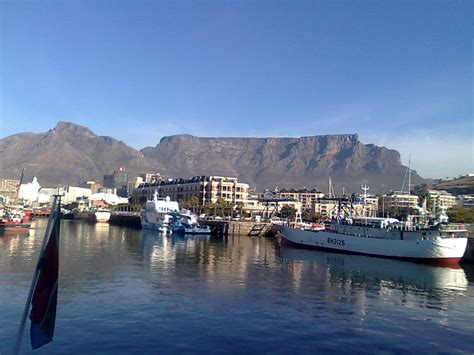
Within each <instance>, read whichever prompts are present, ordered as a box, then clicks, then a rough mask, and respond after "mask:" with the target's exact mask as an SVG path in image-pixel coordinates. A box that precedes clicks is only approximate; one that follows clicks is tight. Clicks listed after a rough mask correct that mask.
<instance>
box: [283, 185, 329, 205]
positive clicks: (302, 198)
mask: <svg viewBox="0 0 474 355" xmlns="http://www.w3.org/2000/svg"><path fill="white" fill-rule="evenodd" d="M278 196H279V197H281V198H289V199H293V200H297V201H299V202H301V208H302V210H306V211H311V209H312V208H313V206H314V204H315V202H316V201H317V200H318V199H320V198H322V197H324V193H322V192H321V191H318V190H316V189H312V190H309V189H307V188H302V189H299V190H296V189H289V190H288V189H281V190H280V191H279V192H278Z"/></svg>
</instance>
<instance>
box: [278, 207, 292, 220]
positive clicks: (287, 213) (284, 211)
mask: <svg viewBox="0 0 474 355" xmlns="http://www.w3.org/2000/svg"><path fill="white" fill-rule="evenodd" d="M295 216H296V209H295V208H293V207H291V206H288V205H285V206H283V207H282V208H281V209H280V217H281V218H288V219H294V218H295Z"/></svg>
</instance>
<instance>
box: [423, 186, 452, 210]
mask: <svg viewBox="0 0 474 355" xmlns="http://www.w3.org/2000/svg"><path fill="white" fill-rule="evenodd" d="M428 200H429V206H430V207H431V208H430V209H431V212H432V213H438V212H441V211H447V210H448V209H450V208H451V207H453V206H455V205H456V203H457V201H456V196H454V195H452V194H450V193H449V192H447V191H444V190H428Z"/></svg>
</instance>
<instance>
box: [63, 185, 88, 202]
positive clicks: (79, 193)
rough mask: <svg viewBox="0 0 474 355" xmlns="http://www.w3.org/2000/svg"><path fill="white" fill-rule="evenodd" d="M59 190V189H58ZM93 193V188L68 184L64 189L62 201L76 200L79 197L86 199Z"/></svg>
mask: <svg viewBox="0 0 474 355" xmlns="http://www.w3.org/2000/svg"><path fill="white" fill-rule="evenodd" d="M56 191H57V190H56ZM91 194H92V191H91V189H89V188H85V187H78V186H66V187H65V188H64V189H63V195H64V196H63V197H62V198H61V202H62V203H71V202H76V201H77V200H79V199H86V198H87V197H89V196H90V195H91Z"/></svg>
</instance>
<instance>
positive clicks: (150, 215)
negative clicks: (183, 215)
mask: <svg viewBox="0 0 474 355" xmlns="http://www.w3.org/2000/svg"><path fill="white" fill-rule="evenodd" d="M178 211H179V205H178V202H177V201H171V199H170V197H169V196H166V198H160V197H158V192H157V191H155V193H154V195H153V200H150V201H147V202H146V204H145V208H144V209H143V210H142V211H141V213H140V220H141V224H142V228H143V229H150V230H155V231H158V232H163V233H166V232H168V231H170V228H169V227H170V225H171V222H172V220H173V215H172V213H173V212H178Z"/></svg>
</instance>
